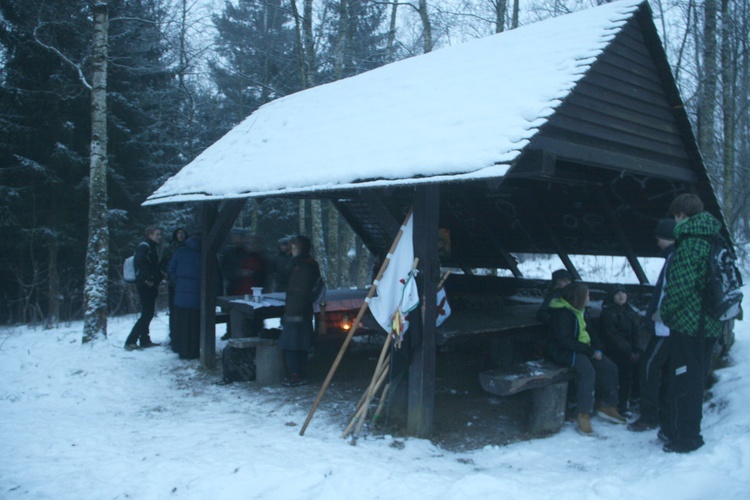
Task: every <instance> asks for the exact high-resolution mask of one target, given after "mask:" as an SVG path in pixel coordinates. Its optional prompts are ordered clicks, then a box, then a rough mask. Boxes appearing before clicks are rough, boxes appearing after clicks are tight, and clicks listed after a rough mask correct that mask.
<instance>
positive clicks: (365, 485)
mask: <svg viewBox="0 0 750 500" xmlns="http://www.w3.org/2000/svg"><path fill="white" fill-rule="evenodd" d="M745 293H746V294H750V287H747V289H746V291H745ZM134 319H135V318H134V317H133V316H128V317H124V318H115V319H113V320H111V322H110V328H109V331H110V333H109V337H108V338H107V339H105V340H101V341H98V342H96V343H94V344H93V345H84V346H82V345H81V343H80V339H81V331H82V325H81V324H80V323H74V324H72V325H70V326H64V327H60V328H58V329H55V330H42V329H30V328H27V327H12V328H10V327H7V328H2V329H0V380H2V386H1V388H0V415H2V417H1V418H0V444H1V446H2V448H1V449H2V453H0V498H3V499H15V498H35V499H40V498H54V499H67V498H71V499H81V498H86V499H98V498H109V499H112V498H138V499H141V498H146V499H149V498H167V497H171V498H196V499H204V498H222V499H225V498H226V499H233V498H242V499H245V498H269V499H270V498H273V499H295V498H325V499H339V498H340V499H351V498H367V499H370V498H406V497H409V498H411V499H421V498H430V499H432V498H450V499H454V498H472V499H484V498H492V499H495V498H498V497H500V495H502V496H504V497H506V498H534V499H540V498H542V499H544V498H554V499H556V500H559V499H566V498H576V499H581V498H583V499H587V498H606V499H608V500H611V499H618V498H627V499H634V498H635V499H637V498H670V499H683V498H685V499H687V498H709V497H713V498H721V499H730V498H747V497H748V491H749V490H750V414H749V413H748V412H747V408H748V406H749V404H748V401H750V376H748V367H750V322H740V323H738V324H737V326H736V333H737V342H736V344H735V346H734V348H733V350H732V355H731V358H732V364H731V366H729V367H728V368H724V369H722V370H720V371H718V372H717V373H718V378H719V381H718V383H717V384H716V385H715V386H714V388H713V389H712V391H713V398H712V399H711V401H710V402H709V403H707V404H706V412H705V418H704V426H703V428H704V437H705V439H706V442H707V444H706V445H705V446H704V447H703V448H701V449H700V450H698V451H697V452H695V453H692V454H689V455H675V454H667V453H664V452H662V451H661V446H660V443H659V442H658V440H657V438H656V433H655V431H654V432H647V433H643V434H636V433H632V432H629V431H627V430H626V429H625V428H624V427H621V426H614V425H610V424H606V423H604V422H602V421H600V420H598V419H594V420H593V424H594V427H595V430H596V431H598V433H599V434H600V438H586V437H583V436H580V435H579V434H577V433H576V432H575V430H574V428H573V426H572V424H566V425H565V427H564V428H563V430H562V431H561V432H560V433H558V434H556V435H554V436H551V437H549V438H545V439H537V440H533V441H527V442H520V443H515V444H512V445H508V446H497V445H494V444H492V443H488V444H487V446H486V447H484V448H483V449H479V450H476V451H472V452H462V453H455V452H449V451H446V450H443V449H440V448H439V447H436V446H435V445H433V444H431V443H430V442H429V441H428V440H424V439H414V438H409V439H403V438H394V437H391V436H385V437H375V436H371V437H368V438H366V439H360V441H359V442H358V444H357V446H350V445H349V444H348V443H347V442H346V441H343V440H341V439H340V438H339V436H340V434H341V432H342V428H341V426H340V425H339V424H338V423H337V422H334V421H333V420H332V419H330V418H326V413H325V406H326V404H325V403H326V400H325V399H324V400H323V404H321V407H320V409H319V410H318V413H317V414H316V416H315V418H314V419H313V420H312V423H311V425H310V427H309V428H308V430H307V432H306V434H305V436H304V437H300V436H299V435H298V433H299V429H300V426H301V424H302V423H303V422H304V420H305V417H306V415H307V411H308V410H309V404H303V405H300V404H296V403H289V398H284V397H283V396H284V394H285V391H290V390H295V389H286V388H282V387H270V388H265V389H262V390H255V391H250V390H248V384H244V385H243V384H233V385H220V384H218V381H219V377H218V375H216V374H207V373H205V372H203V371H202V370H200V369H199V365H198V362H197V361H182V360H179V359H177V357H176V355H175V354H173V353H172V352H171V351H170V350H169V349H168V348H165V347H158V348H153V349H148V350H145V351H140V352H127V351H125V350H123V349H122V345H123V342H124V340H125V337H126V336H127V334H128V332H129V330H130V327H131V326H132V323H133V321H134ZM165 319H166V318H165V317H164V316H160V317H157V318H156V319H154V321H153V323H152V325H153V328H152V332H153V333H152V336H153V338H154V340H156V341H164V340H165V339H166V335H167V333H166V325H165V322H164V321H165ZM310 403H312V401H310Z"/></svg>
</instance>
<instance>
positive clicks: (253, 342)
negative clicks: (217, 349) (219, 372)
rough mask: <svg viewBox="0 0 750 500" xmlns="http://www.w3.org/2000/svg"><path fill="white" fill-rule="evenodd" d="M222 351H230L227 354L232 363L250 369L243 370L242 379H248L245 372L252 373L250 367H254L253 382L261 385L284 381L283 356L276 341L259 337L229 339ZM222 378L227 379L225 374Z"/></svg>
mask: <svg viewBox="0 0 750 500" xmlns="http://www.w3.org/2000/svg"><path fill="white" fill-rule="evenodd" d="M224 349H230V351H229V353H227V354H231V357H232V359H233V360H234V362H236V363H239V364H244V366H246V367H247V366H249V367H250V368H249V369H245V370H243V372H244V373H246V375H244V376H243V378H245V379H248V380H249V379H250V377H251V374H250V373H247V372H250V371H252V366H254V367H255V381H256V382H258V383H259V384H261V385H273V384H278V383H281V381H282V380H283V379H284V371H285V365H284V356H283V353H282V351H281V349H280V348H279V341H278V340H277V339H264V338H261V337H245V338H239V339H229V340H228V341H227V345H226V347H225V348H224ZM222 356H224V354H222ZM225 369H226V367H225ZM224 378H225V379H229V377H227V376H226V374H225V377H224Z"/></svg>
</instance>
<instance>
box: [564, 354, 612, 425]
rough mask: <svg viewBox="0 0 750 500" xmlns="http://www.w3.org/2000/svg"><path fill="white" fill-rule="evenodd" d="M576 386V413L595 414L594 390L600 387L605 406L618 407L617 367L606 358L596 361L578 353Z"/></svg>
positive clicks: (576, 359)
mask: <svg viewBox="0 0 750 500" xmlns="http://www.w3.org/2000/svg"><path fill="white" fill-rule="evenodd" d="M573 370H574V371H575V384H576V411H577V412H578V413H588V414H591V413H593V410H594V390H595V388H596V387H599V388H600V389H601V390H602V391H603V392H602V397H601V400H602V404H603V405H604V406H617V366H615V364H614V363H613V362H612V361H611V360H610V359H609V358H607V357H606V356H602V359H600V360H595V359H591V358H588V357H586V356H585V355H583V354H581V353H580V352H579V353H576V355H575V358H574V360H573Z"/></svg>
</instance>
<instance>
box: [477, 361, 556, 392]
mask: <svg viewBox="0 0 750 500" xmlns="http://www.w3.org/2000/svg"><path fill="white" fill-rule="evenodd" d="M570 377H571V371H570V368H565V367H562V366H558V365H555V364H553V363H551V362H549V361H527V362H525V363H521V364H517V365H514V366H513V367H512V368H511V369H510V370H502V369H499V370H489V371H486V372H482V373H480V374H479V381H480V383H481V384H482V389H484V390H485V391H487V392H489V393H491V394H495V395H497V396H510V395H513V394H518V393H519V392H523V391H526V390H529V389H537V388H539V387H545V386H548V385H550V384H555V383H557V382H561V381H563V380H568V379H570Z"/></svg>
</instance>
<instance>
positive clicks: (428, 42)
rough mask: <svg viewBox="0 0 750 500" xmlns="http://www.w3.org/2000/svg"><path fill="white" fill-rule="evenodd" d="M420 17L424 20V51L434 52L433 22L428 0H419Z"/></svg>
mask: <svg viewBox="0 0 750 500" xmlns="http://www.w3.org/2000/svg"><path fill="white" fill-rule="evenodd" d="M418 10H419V19H421V20H422V36H423V38H424V53H425V54H426V53H428V52H432V24H431V23H430V15H429V13H428V12H427V0H419V9H418Z"/></svg>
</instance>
